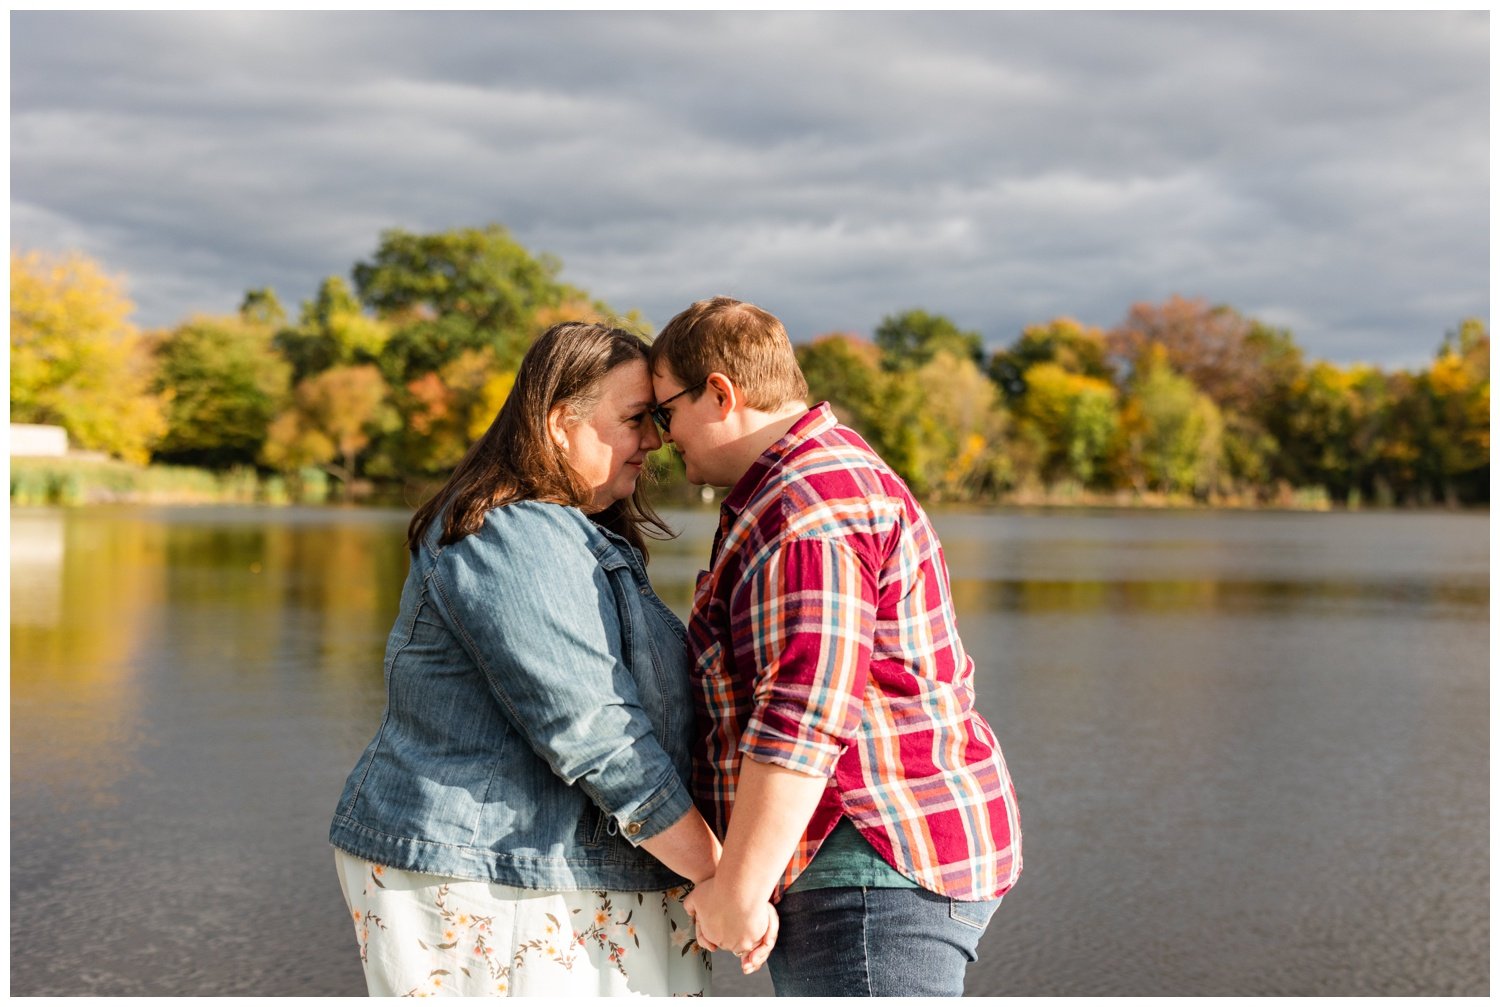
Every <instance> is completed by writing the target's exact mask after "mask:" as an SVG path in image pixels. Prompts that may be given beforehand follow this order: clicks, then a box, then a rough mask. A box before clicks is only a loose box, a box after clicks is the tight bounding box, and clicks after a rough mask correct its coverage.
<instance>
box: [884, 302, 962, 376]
mask: <svg viewBox="0 0 1500 1007" xmlns="http://www.w3.org/2000/svg"><path fill="white" fill-rule="evenodd" d="M875 345H876V346H878V347H879V348H880V352H881V354H882V356H881V362H882V363H883V365H884V366H885V367H886V369H888V370H893V371H902V370H911V369H914V368H917V367H921V366H922V365H923V364H925V363H927V362H928V361H929V360H931V359H932V358H933V357H934V356H936V355H937V354H938V353H939V352H942V351H947V352H948V354H949V355H951V356H953V357H956V358H958V359H961V360H972V361H974V363H975V364H982V363H983V362H984V341H983V340H982V339H980V337H979V333H977V332H965V331H963V330H961V329H959V327H958V326H957V325H955V324H953V322H952V320H950V319H948V318H945V317H944V316H942V315H929V314H928V313H927V312H926V311H923V310H922V309H920V308H913V309H912V310H910V311H903V312H902V313H900V314H899V315H887V316H886V317H885V318H883V319H881V321H880V324H879V325H878V326H876V328H875Z"/></svg>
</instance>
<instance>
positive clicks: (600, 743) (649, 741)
mask: <svg viewBox="0 0 1500 1007" xmlns="http://www.w3.org/2000/svg"><path fill="white" fill-rule="evenodd" d="M646 353H647V347H646V344H645V343H644V342H643V341H642V340H641V339H639V338H638V337H636V336H634V335H631V334H630V333H627V332H624V331H622V330H620V329H614V328H610V327H607V326H603V325H594V324H585V323H577V322H571V323H564V324H562V325H557V326H554V327H553V328H551V329H549V330H548V331H547V332H546V333H545V334H543V335H542V337H541V338H540V339H538V340H537V342H536V343H535V344H534V345H533V346H532V348H531V349H530V351H528V353H527V354H526V357H525V359H524V360H523V361H522V363H521V367H520V369H519V371H518V373H517V375H516V382H515V386H514V388H513V389H512V391H511V393H510V396H509V398H508V399H507V400H506V403H505V405H504V406H503V407H502V408H501V410H500V413H499V415H498V416H496V418H495V421H494V423H493V424H491V426H490V428H489V430H488V431H486V433H485V434H484V435H483V436H482V437H481V438H480V439H479V440H478V441H477V442H476V443H475V444H474V445H473V447H471V448H470V449H469V452H468V453H467V454H466V455H465V457H464V459H463V461H462V462H460V463H459V466H458V468H457V469H456V470H455V471H454V473H453V475H452V476H451V477H450V478H449V480H448V481H447V483H446V484H445V485H444V486H443V488H442V489H441V490H440V491H439V492H438V493H437V495H436V496H434V497H433V498H432V500H431V501H429V502H428V503H427V504H425V505H424V506H422V507H421V508H420V509H419V510H418V511H417V512H416V514H415V515H414V516H413V518H412V521H411V525H410V527H409V529H408V536H407V546H408V548H409V549H410V550H411V569H410V572H409V574H408V576H407V580H406V585H405V587H404V589H403V590H402V595H401V606H400V613H399V615H398V616H397V618H396V623H395V625H394V627H393V628H392V630H391V634H390V637H389V640H388V641H387V646H386V656H385V679H386V692H387V701H386V710H385V714H384V716H383V718H382V720H381V724H380V727H379V730H378V731H377V732H376V735H375V738H374V740H373V741H371V742H370V744H369V746H368V747H367V748H366V749H365V752H364V754H363V756H361V758H360V759H359V762H358V763H357V764H356V765H355V767H354V771H353V772H352V773H351V774H350V775H349V779H348V782H347V783H346V785H345V787H344V792H343V795H342V796H341V797H340V799H339V803H338V810H337V812H336V813H335V815H334V819H333V825H332V828H331V830H330V841H331V842H332V843H333V845H334V847H335V857H336V859H337V862H338V868H339V877H340V881H341V884H342V886H343V891H344V896H345V899H346V901H347V902H348V904H349V908H350V912H351V914H352V916H353V920H354V926H355V931H356V934H357V935H358V937H359V943H360V955H361V960H362V961H363V962H364V966H365V977H366V980H367V983H368V985H369V989H370V992H371V994H383V995H392V994H397V995H399V994H406V993H460V994H475V995H478V994H485V995H497V994H500V995H505V994H509V995H524V994H532V995H538V994H540V995H559V996H561V995H575V996H579V995H581V996H590V995H615V994H631V993H647V994H657V995H667V994H692V993H703V992H705V986H706V971H707V953H706V952H703V951H702V950H701V949H699V948H698V947H697V945H696V943H695V942H694V941H693V929H692V922H691V920H690V919H689V918H688V916H687V915H686V913H685V912H684V911H683V909H682V898H683V896H684V894H685V892H686V889H687V887H688V886H687V885H686V882H697V881H701V880H703V879H704V878H706V877H709V876H710V875H712V874H713V871H714V866H715V863H716V860H717V857H718V842H717V840H716V839H715V838H714V836H713V835H712V833H711V832H710V831H709V829H708V827H707V825H706V824H705V823H704V821H703V819H702V817H701V816H700V815H699V813H698V812H697V810H696V809H695V808H694V807H693V804H692V801H691V799H690V797H689V794H688V790H687V787H686V785H685V782H684V781H685V780H686V779H687V778H688V774H689V772H690V769H691V766H690V758H689V744H690V733H691V731H692V712H691V711H692V702H691V699H690V696H689V693H688V666H687V647H686V637H685V632H684V629H683V626H682V624H681V623H680V622H679V621H678V620H677V618H676V617H675V616H674V615H673V614H672V613H671V612H670V611H669V610H668V609H667V607H666V606H665V605H664V604H662V602H661V601H660V599H658V598H657V597H656V594H655V593H654V592H653V591H652V589H651V585H650V582H649V581H648V580H647V578H646V573H645V559H646V549H645V544H646V538H647V537H648V536H660V535H662V534H663V533H665V527H664V526H663V525H662V523H661V522H660V520H659V519H658V518H657V516H656V515H655V514H654V512H653V511H652V510H651V508H650V506H649V505H647V504H646V503H645V501H644V500H643V499H642V497H641V492H640V488H639V485H638V483H639V477H640V474H641V471H642V468H643V466H644V465H645V462H646V456H647V455H648V454H649V453H650V452H651V451H652V450H654V449H655V448H657V447H659V446H660V444H661V438H660V437H659V436H658V435H657V432H656V429H655V427H654V425H653V423H652V419H651V409H652V406H653V401H654V400H653V398H652V392H651V380H650V376H649V373H648V372H647V370H646V363H645V361H646ZM772 940H774V933H773V932H768V934H767V940H766V942H765V943H764V945H763V946H762V947H761V948H758V949H757V950H756V951H755V952H753V953H751V954H749V955H747V956H746V958H747V967H756V966H758V964H759V962H760V961H761V960H763V959H764V955H765V954H766V953H768V952H769V944H770V942H771V941H772Z"/></svg>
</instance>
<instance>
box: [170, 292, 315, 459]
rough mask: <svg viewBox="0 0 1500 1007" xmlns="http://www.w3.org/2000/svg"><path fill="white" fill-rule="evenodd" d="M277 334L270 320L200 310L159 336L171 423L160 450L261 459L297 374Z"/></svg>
mask: <svg viewBox="0 0 1500 1007" xmlns="http://www.w3.org/2000/svg"><path fill="white" fill-rule="evenodd" d="M252 315H253V313H252ZM272 335H273V329H272V328H271V326H270V325H267V324H261V323H257V322H254V321H247V320H246V318H244V317H239V316H228V317H210V316H199V317H196V318H192V319H189V320H188V321H186V322H184V323H182V324H181V325H179V326H177V327H176V328H175V329H172V330H170V331H169V332H167V333H166V334H164V335H163V336H162V337H161V338H160V341H159V342H158V344H157V347H156V358H157V385H156V386H157V389H158V390H159V391H160V392H161V393H162V395H163V396H164V397H165V399H166V402H167V430H166V433H165V435H164V436H163V437H162V439H161V443H160V444H158V445H157V448H156V457H157V458H159V459H161V460H163V461H169V462H173V463H176V464H182V465H202V466H205V467H208V468H226V467H228V466H231V465H250V464H254V463H255V460H256V457H257V455H258V454H259V452H260V449H261V445H262V444H263V443H265V439H266V430H267V427H268V426H269V425H270V423H271V420H272V419H273V418H274V417H275V416H276V414H277V413H278V412H279V411H280V410H281V408H282V406H283V404H284V403H285V401H286V396H287V391H288V386H289V384H290V380H291V368H290V367H288V366H287V363H286V361H284V360H282V359H281V357H280V356H279V355H278V354H277V353H276V351H275V348H274V347H273V346H272V344H271V339H272Z"/></svg>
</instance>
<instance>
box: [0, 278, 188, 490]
mask: <svg viewBox="0 0 1500 1007" xmlns="http://www.w3.org/2000/svg"><path fill="white" fill-rule="evenodd" d="M132 310H134V307H133V305H132V304H131V303H130V301H129V300H127V299H126V297H125V296H124V294H123V292H122V290H121V283H120V281H119V280H117V279H115V278H113V277H110V276H107V275H106V274H105V273H104V272H103V271H102V270H101V269H100V268H99V266H98V265H97V264H96V263H95V262H94V261H93V260H91V259H89V258H87V257H86V256H82V255H77V254H73V255H65V256H47V255H43V254H41V253H38V252H25V253H22V252H17V251H12V252H11V256H10V418H11V422H13V423H46V424H54V425H57V426H61V427H63V428H64V429H66V430H67V432H68V436H69V437H70V438H71V439H72V441H73V443H75V444H76V445H78V446H79V447H82V448H87V449H89V450H94V451H107V452H109V453H110V454H113V455H116V456H118V457H120V458H123V459H125V460H127V461H133V462H144V461H145V460H146V458H147V457H148V455H149V452H150V448H151V445H152V444H153V443H154V442H155V441H156V439H157V438H158V437H160V436H161V434H162V432H163V430H164V429H165V427H166V423H165V420H164V418H163V412H162V402H161V398H160V396H158V395H156V394H154V393H153V392H152V391H151V390H150V385H151V379H152V367H153V363H152V359H151V355H150V352H149V348H148V346H147V345H146V343H145V341H144V340H142V338H141V336H140V334H139V332H138V331H137V330H136V328H135V326H133V325H132V324H130V321H129V318H130V313H131V311H132Z"/></svg>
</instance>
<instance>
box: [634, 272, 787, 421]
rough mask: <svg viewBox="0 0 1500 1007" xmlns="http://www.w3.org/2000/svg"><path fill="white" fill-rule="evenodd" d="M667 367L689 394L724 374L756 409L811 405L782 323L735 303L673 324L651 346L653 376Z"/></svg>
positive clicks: (694, 308) (725, 301) (684, 315)
mask: <svg viewBox="0 0 1500 1007" xmlns="http://www.w3.org/2000/svg"><path fill="white" fill-rule="evenodd" d="M663 362H665V363H666V365H667V367H668V368H669V369H670V370H671V372H672V376H673V377H675V378H676V379H677V380H678V381H679V382H681V383H682V385H683V387H684V388H693V389H696V387H697V386H698V385H700V384H702V383H703V382H704V381H706V380H707V379H708V376H709V375H710V374H712V373H714V372H715V371H717V372H719V373H720V374H723V375H724V376H725V377H727V378H729V379H730V380H731V381H733V382H734V386H735V388H736V389H738V390H739V392H740V393H741V394H742V395H743V396H744V400H745V404H746V405H748V406H749V407H750V408H752V409H776V408H779V407H780V406H783V405H785V404H786V403H788V402H793V401H805V400H806V399H807V379H806V378H804V377H803V376H802V368H801V367H799V366H798V365H797V354H796V352H795V351H794V350H793V349H792V341H791V339H789V338H788V337H787V334H786V327H785V326H783V325H782V324H781V320H780V319H779V318H777V317H776V316H775V315H773V314H771V313H770V312H769V311H766V310H765V309H763V308H757V307H756V306H755V305H753V304H747V303H745V302H744V301H736V300H735V299H734V298H732V297H711V298H709V299H708V300H706V301H697V302H695V303H694V304H692V305H691V306H690V307H688V308H687V309H686V310H684V311H681V312H679V313H678V314H677V316H676V317H674V318H673V319H672V320H671V321H670V322H668V323H667V324H666V327H664V328H663V329H662V330H661V332H659V333H657V336H656V339H655V341H654V342H652V344H651V368H652V370H653V371H654V370H656V369H657V367H658V365H659V364H661V363H663ZM700 394H702V391H701V390H697V391H695V392H694V393H693V396H692V397H693V399H695V400H696V399H697V398H698V396H699V395H700Z"/></svg>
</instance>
